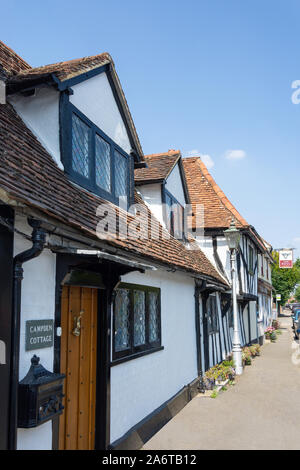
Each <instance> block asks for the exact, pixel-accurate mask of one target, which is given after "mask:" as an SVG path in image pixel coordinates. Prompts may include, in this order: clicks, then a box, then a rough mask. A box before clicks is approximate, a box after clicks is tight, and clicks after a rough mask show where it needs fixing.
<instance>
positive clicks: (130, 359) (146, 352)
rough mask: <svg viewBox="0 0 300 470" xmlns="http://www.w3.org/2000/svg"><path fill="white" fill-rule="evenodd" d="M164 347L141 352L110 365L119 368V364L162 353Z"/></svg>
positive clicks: (116, 360) (114, 361)
mask: <svg viewBox="0 0 300 470" xmlns="http://www.w3.org/2000/svg"><path fill="white" fill-rule="evenodd" d="M163 349H164V346H158V347H157V348H153V349H147V350H146V351H141V352H138V353H135V354H132V355H131V356H126V357H121V358H120V359H115V360H113V361H112V362H111V363H110V366H111V367H114V366H117V365H118V364H123V362H128V361H132V360H133V359H137V358H139V357H143V356H147V355H148V354H153V353H155V352H158V351H162V350H163Z"/></svg>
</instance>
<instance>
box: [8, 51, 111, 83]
mask: <svg viewBox="0 0 300 470" xmlns="http://www.w3.org/2000/svg"><path fill="white" fill-rule="evenodd" d="M111 62H112V58H111V56H110V55H109V54H108V53H107V52H104V53H102V54H98V55H94V56H89V57H82V58H80V59H73V60H68V61H65V62H57V63H56V64H50V65H43V66H41V67H34V68H30V70H23V71H20V73H19V74H18V77H17V78H18V79H20V80H25V79H31V78H34V77H37V76H38V77H42V76H44V75H51V74H52V73H54V74H55V75H56V77H57V78H58V79H59V80H60V81H62V82H63V81H65V80H68V79H70V78H73V77H75V76H77V75H81V74H82V73H86V72H89V71H90V70H93V69H95V68H98V67H100V66H101V65H105V64H109V63H111Z"/></svg>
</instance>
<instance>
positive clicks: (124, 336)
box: [114, 289, 130, 351]
mask: <svg viewBox="0 0 300 470" xmlns="http://www.w3.org/2000/svg"><path fill="white" fill-rule="evenodd" d="M114 333H115V350H116V351H124V350H126V349H128V348H129V347H130V298H129V290H128V289H118V290H117V293H116V297H115V330H114Z"/></svg>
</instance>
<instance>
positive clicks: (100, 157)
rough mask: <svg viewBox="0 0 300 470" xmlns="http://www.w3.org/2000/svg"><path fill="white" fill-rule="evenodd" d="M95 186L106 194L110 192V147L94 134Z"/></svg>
mask: <svg viewBox="0 0 300 470" xmlns="http://www.w3.org/2000/svg"><path fill="white" fill-rule="evenodd" d="M95 169H96V185H97V186H99V187H100V188H102V189H104V190H105V191H107V192H110V191H111V161H110V145H109V144H108V143H107V142H106V141H105V140H104V139H102V137H101V136H100V135H98V134H96V137H95Z"/></svg>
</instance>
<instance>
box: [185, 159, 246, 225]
mask: <svg viewBox="0 0 300 470" xmlns="http://www.w3.org/2000/svg"><path fill="white" fill-rule="evenodd" d="M183 167H184V171H185V175H186V180H187V186H188V191H189V194H190V200H191V203H192V206H193V213H194V214H195V215H196V211H197V207H196V206H197V204H203V206H204V227H205V228H226V227H229V225H230V222H231V220H232V217H233V216H234V217H235V219H236V224H237V226H238V227H245V228H246V227H249V224H248V222H247V221H246V220H245V219H244V218H243V217H242V216H241V214H240V213H239V212H238V211H237V210H236V208H235V207H234V206H233V204H232V203H231V202H230V201H229V199H228V198H227V197H226V196H225V194H224V193H223V191H222V190H221V188H220V187H219V186H218V185H217V183H216V182H215V180H214V179H213V177H212V176H211V174H210V173H209V171H208V169H207V168H206V166H205V164H204V163H203V161H202V160H201V158H200V157H190V158H184V159H183ZM195 224H196V218H195V217H194V219H193V226H194V227H195Z"/></svg>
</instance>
